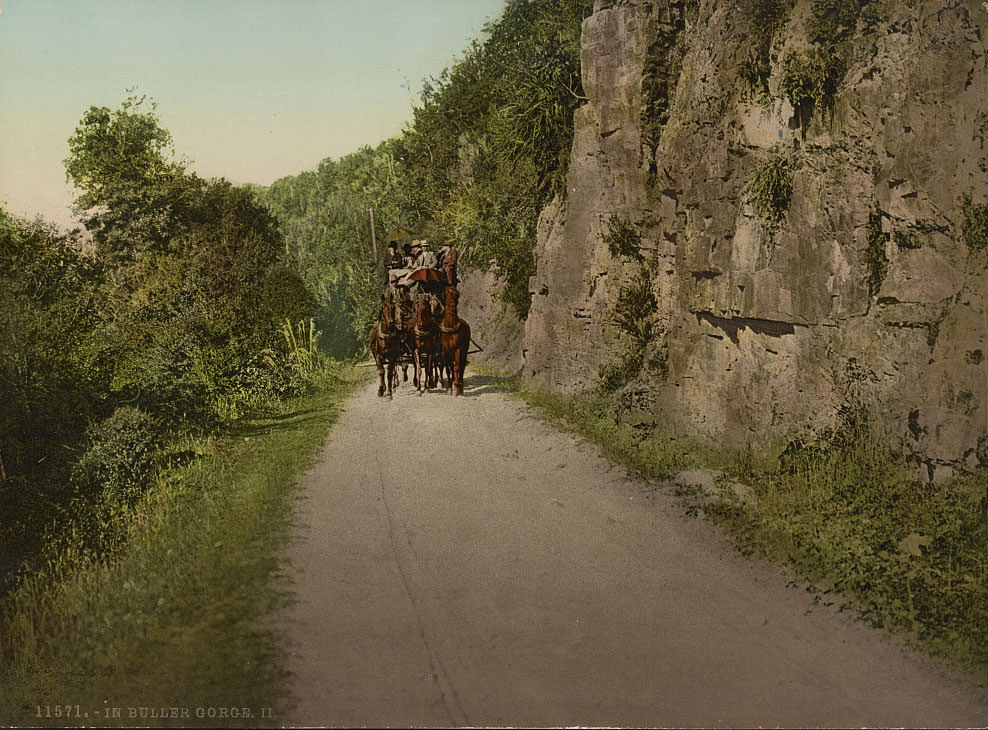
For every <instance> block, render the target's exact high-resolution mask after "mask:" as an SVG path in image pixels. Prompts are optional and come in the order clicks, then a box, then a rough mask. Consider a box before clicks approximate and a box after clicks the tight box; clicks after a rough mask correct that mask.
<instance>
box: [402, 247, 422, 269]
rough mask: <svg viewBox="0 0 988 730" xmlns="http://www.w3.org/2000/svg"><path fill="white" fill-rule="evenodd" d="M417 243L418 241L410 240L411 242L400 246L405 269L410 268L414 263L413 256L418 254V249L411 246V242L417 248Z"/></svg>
mask: <svg viewBox="0 0 988 730" xmlns="http://www.w3.org/2000/svg"><path fill="white" fill-rule="evenodd" d="M418 243H419V242H418V241H412V242H411V243H406V244H405V245H404V246H403V247H402V250H403V251H404V252H405V260H404V264H405V268H406V269H410V268H412V267H413V266H414V265H415V257H416V256H417V255H418V251H416V250H415V248H413V244H414V246H415V247H416V248H417V247H418Z"/></svg>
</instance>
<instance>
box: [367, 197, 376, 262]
mask: <svg viewBox="0 0 988 730" xmlns="http://www.w3.org/2000/svg"><path fill="white" fill-rule="evenodd" d="M367 212H369V213H370V226H371V246H373V247H374V263H375V264H376V263H377V234H376V233H374V209H373V208H368V209H367Z"/></svg>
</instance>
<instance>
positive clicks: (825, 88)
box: [780, 50, 846, 127]
mask: <svg viewBox="0 0 988 730" xmlns="http://www.w3.org/2000/svg"><path fill="white" fill-rule="evenodd" d="M845 71H846V64H845V62H844V60H843V59H842V58H841V57H840V56H839V55H838V54H836V53H835V52H832V51H831V50H824V51H812V52H806V51H797V52H795V53H792V54H790V55H789V56H788V57H787V58H786V63H785V67H784V68H783V70H782V78H781V79H780V87H781V90H782V94H783V96H785V97H786V98H787V99H789V102H790V103H791V104H792V106H793V109H794V110H795V111H796V114H797V116H798V119H799V123H800V126H803V127H805V126H806V123H807V122H808V121H809V119H810V116H811V115H812V114H813V110H814V109H816V108H821V107H825V106H829V105H830V104H831V101H832V99H833V96H834V94H835V93H837V87H838V85H839V84H840V80H841V79H842V78H843V76H844V73H845Z"/></svg>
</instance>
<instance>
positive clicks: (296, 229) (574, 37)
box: [263, 0, 593, 351]
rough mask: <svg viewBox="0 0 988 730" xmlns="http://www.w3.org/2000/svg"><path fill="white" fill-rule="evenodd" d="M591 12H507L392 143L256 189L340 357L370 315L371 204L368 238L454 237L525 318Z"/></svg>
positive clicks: (573, 1) (572, 8) (522, 3)
mask: <svg viewBox="0 0 988 730" xmlns="http://www.w3.org/2000/svg"><path fill="white" fill-rule="evenodd" d="M592 6H593V3H592V2H591V1H590V0H512V1H511V2H508V3H507V4H506V6H505V9H504V13H503V15H502V16H501V17H500V18H499V19H498V20H496V21H494V22H492V23H490V24H489V25H488V26H487V27H486V28H485V30H486V33H487V38H486V40H485V41H483V42H482V43H479V42H477V43H474V44H473V45H472V46H471V47H470V48H469V49H467V51H466V52H465V53H464V55H463V57H462V58H461V59H459V60H458V61H457V62H456V63H455V64H454V65H453V66H452V67H450V68H449V69H447V70H445V71H444V72H443V73H442V74H440V75H439V76H438V77H437V78H433V79H431V80H429V81H428V82H427V83H426V84H425V88H424V90H423V92H422V97H421V101H420V104H419V105H418V106H417V107H416V108H415V110H414V118H413V121H412V123H411V124H410V125H409V127H408V128H407V129H406V130H405V131H404V133H403V134H402V135H400V136H399V137H397V138H395V139H392V140H388V141H386V142H384V143H382V144H381V145H379V146H378V147H377V148H375V149H369V148H365V149H363V150H360V151H359V152H356V153H354V154H352V155H347V156H346V157H343V158H342V159H340V160H338V161H334V160H329V159H327V160H324V161H323V162H322V163H320V165H319V168H318V170H316V171H314V172H306V173H302V174H300V175H297V176H294V177H290V178H285V179H282V180H279V181H278V182H276V183H275V184H274V185H272V186H271V187H270V188H269V189H268V190H266V191H264V193H263V199H264V200H265V202H267V203H268V205H269V206H270V207H271V209H272V210H273V211H274V212H275V214H276V215H277V216H278V218H279V220H280V221H281V222H282V225H283V228H284V230H285V235H286V238H287V247H288V250H289V251H290V252H291V254H292V256H293V257H294V258H295V260H296V261H297V262H298V266H299V269H300V270H302V271H306V272H307V273H306V274H305V276H306V277H307V281H309V282H310V285H311V286H312V287H313V289H314V290H315V291H316V295H317V297H318V298H319V302H320V309H321V311H322V312H323V313H324V315H323V316H324V320H322V321H323V322H324V325H325V326H324V327H323V329H324V330H325V331H326V332H327V333H333V337H334V341H335V342H336V343H337V346H338V347H339V349H340V350H341V351H353V350H355V349H357V348H358V347H360V346H361V344H362V343H361V340H362V338H363V335H364V333H366V331H367V329H368V328H369V319H368V317H369V316H372V314H373V313H374V312H376V310H375V309H374V299H375V296H376V295H375V292H377V291H378V290H379V288H380V287H379V283H378V282H377V281H376V279H375V277H374V274H373V270H372V266H371V254H370V251H369V248H368V245H367V238H368V235H367V233H366V231H367V225H368V224H367V209H368V208H369V207H373V208H374V213H375V219H376V223H377V231H378V240H384V238H385V237H386V236H387V234H388V233H389V232H391V231H393V230H395V229H402V230H408V231H412V232H414V233H415V234H416V235H418V236H421V237H425V238H445V237H450V238H455V239H456V240H457V243H458V247H459V250H460V253H461V256H462V259H463V261H464V262H465V263H466V264H468V265H470V266H474V267H476V268H481V269H492V270H493V271H494V272H496V273H497V274H498V276H499V277H500V278H501V279H502V280H503V281H504V282H505V286H504V289H503V291H502V292H501V296H502V298H503V299H504V300H505V301H507V302H508V303H510V304H511V306H512V307H514V309H515V311H516V312H517V313H518V314H519V316H522V317H524V316H525V315H526V314H527V312H528V307H529V302H530V294H529V291H528V281H529V278H530V277H531V275H532V274H533V273H534V270H535V229H536V224H537V222H538V216H539V213H540V212H541V211H542V209H543V208H544V207H545V205H546V204H547V203H548V202H549V201H550V200H551V199H552V198H553V196H556V195H560V194H562V192H563V181H564V178H565V172H566V168H567V165H568V157H569V152H570V147H571V144H572V138H573V112H574V110H575V109H576V107H577V106H578V105H579V104H581V103H582V101H583V89H582V86H581V83H580V25H581V22H582V21H583V19H584V18H585V17H586V16H587V15H589V13H590V11H591V10H592Z"/></svg>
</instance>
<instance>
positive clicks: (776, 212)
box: [744, 155, 792, 231]
mask: <svg viewBox="0 0 988 730" xmlns="http://www.w3.org/2000/svg"><path fill="white" fill-rule="evenodd" d="M744 195H745V198H746V199H747V201H748V203H749V204H750V205H751V207H752V208H754V209H755V212H756V213H757V214H758V215H759V216H760V217H761V218H762V220H763V221H764V222H765V225H766V227H767V228H768V229H769V230H770V231H772V230H775V229H776V228H778V227H779V224H780V223H781V222H782V218H783V217H784V216H785V214H786V212H787V211H788V210H789V202H790V200H791V199H792V164H791V162H790V161H789V159H788V158H787V157H785V156H783V155H777V156H776V157H773V158H772V159H770V160H768V161H766V162H765V163H763V164H761V165H759V166H758V167H756V168H755V169H754V170H752V171H751V173H750V174H749V175H748V180H747V184H746V185H745V190H744Z"/></svg>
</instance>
